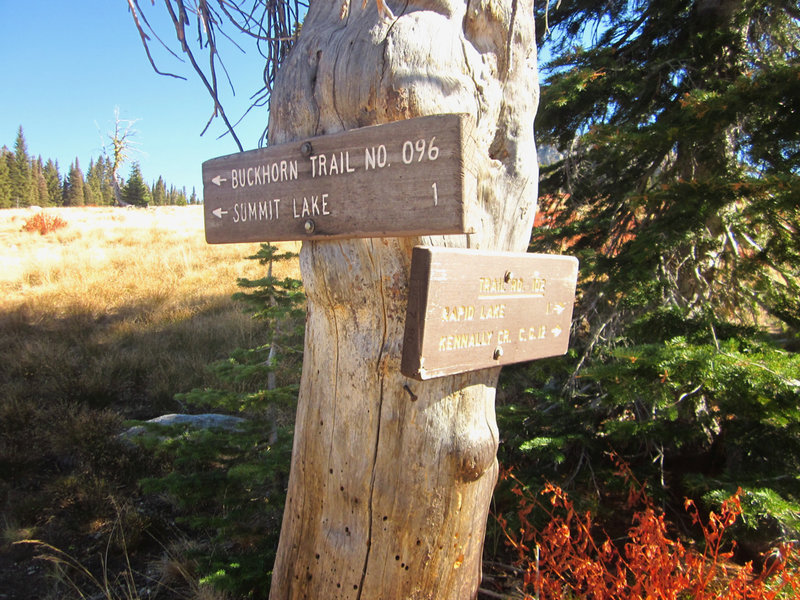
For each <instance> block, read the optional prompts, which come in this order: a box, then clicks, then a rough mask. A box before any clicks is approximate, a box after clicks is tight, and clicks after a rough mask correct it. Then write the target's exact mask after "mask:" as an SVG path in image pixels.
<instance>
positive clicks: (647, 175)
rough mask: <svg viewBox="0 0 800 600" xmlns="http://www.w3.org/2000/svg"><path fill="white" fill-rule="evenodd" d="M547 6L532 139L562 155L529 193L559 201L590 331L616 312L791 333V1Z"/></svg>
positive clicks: (797, 248) (794, 181)
mask: <svg viewBox="0 0 800 600" xmlns="http://www.w3.org/2000/svg"><path fill="white" fill-rule="evenodd" d="M559 6H560V8H559V9H556V10H555V11H554V12H551V13H550V14H549V15H548V18H549V23H550V27H551V29H552V32H551V36H552V37H551V39H552V40H553V41H552V42H549V46H550V49H551V51H552V52H553V55H554V56H555V58H554V59H553V60H552V61H551V62H550V63H549V64H547V65H545V68H544V73H545V78H544V84H545V85H544V87H543V90H542V110H541V111H540V115H539V120H538V129H539V134H540V136H541V139H542V141H544V142H545V144H547V145H553V146H555V147H556V148H557V149H558V150H559V151H561V152H563V153H564V158H563V159H562V160H560V161H558V162H556V163H555V164H554V165H552V166H551V167H548V168H546V169H544V170H543V175H544V177H543V181H542V190H541V191H542V194H543V195H547V194H550V195H551V197H553V198H559V197H561V196H560V195H561V194H562V193H567V194H568V195H569V196H568V199H565V200H563V203H562V206H560V207H558V209H557V210H559V211H562V212H561V214H562V215H563V216H565V217H566V216H567V215H570V216H571V217H570V218H571V220H570V222H568V223H563V224H562V225H563V227H564V229H563V231H562V233H563V234H564V235H565V236H566V235H568V236H571V237H572V243H573V244H574V245H575V250H576V251H577V252H578V253H580V255H581V258H582V260H583V268H584V271H585V272H591V273H592V278H593V281H592V282H591V283H589V282H587V286H586V288H585V292H584V293H585V294H586V298H587V300H589V299H591V300H590V301H589V304H588V305H591V306H592V311H593V313H594V314H593V315H592V316H593V317H596V318H595V319H594V321H595V322H596V323H597V325H596V327H604V326H607V324H609V323H610V322H611V321H613V320H618V319H619V317H620V315H621V313H622V312H624V311H621V310H620V309H621V308H623V305H624V307H626V308H629V309H631V310H628V313H627V314H629V315H630V316H631V317H633V316H635V313H636V312H640V311H641V310H647V309H652V308H655V307H658V306H662V305H670V306H676V307H680V308H683V309H686V310H688V311H689V312H690V313H696V312H697V311H699V310H703V309H708V308H712V309H714V310H716V311H719V314H732V313H735V314H736V316H737V317H738V318H740V319H746V320H749V321H751V322H752V321H753V320H757V318H758V317H759V315H762V314H763V313H764V311H766V312H767V313H769V314H771V315H773V316H774V317H776V318H778V319H780V320H782V321H784V323H786V324H788V325H791V326H793V327H795V328H797V327H800V299H799V298H800V283H799V282H798V277H799V276H800V271H798V267H797V265H798V264H800V243H799V242H798V239H800V237H799V236H797V235H796V232H797V231H798V226H799V225H800V217H799V216H798V212H797V210H796V206H797V198H798V195H799V194H800V177H799V176H800V141H799V140H800V117H798V115H797V111H795V110H794V106H795V104H796V102H795V100H796V98H797V97H798V95H800V62H799V61H798V54H797V50H796V49H797V47H798V41H800V26H799V25H798V23H799V21H798V12H797V6H796V3H794V2H789V1H786V0H782V1H780V2H778V3H777V4H776V3H775V2H766V1H764V0H751V1H747V2H739V3H732V2H725V3H714V2H710V1H706V0H695V1H690V0H680V1H672V2H669V3H667V4H664V3H658V4H657V3H655V2H652V1H650V2H638V1H637V2H627V1H622V0H615V1H613V2H609V3H603V4H596V3H590V2H583V1H582V0H572V1H571V2H564V3H561V4H560V5H559ZM542 10H544V9H542ZM592 31H595V32H597V33H595V34H594V37H591V36H590V35H589V32H592ZM792 232H794V233H792ZM634 305H635V306H634ZM604 323H605V324H606V325H604Z"/></svg>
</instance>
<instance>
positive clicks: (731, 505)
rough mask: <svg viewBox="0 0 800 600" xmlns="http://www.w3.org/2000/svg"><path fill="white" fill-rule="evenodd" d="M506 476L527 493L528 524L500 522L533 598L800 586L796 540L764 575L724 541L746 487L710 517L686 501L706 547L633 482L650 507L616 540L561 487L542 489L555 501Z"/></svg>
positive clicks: (614, 599)
mask: <svg viewBox="0 0 800 600" xmlns="http://www.w3.org/2000/svg"><path fill="white" fill-rule="evenodd" d="M504 477H506V478H511V479H512V480H513V481H514V487H513V492H514V493H515V494H516V495H517V496H518V497H519V510H518V517H519V522H520V529H519V531H517V532H513V531H511V530H510V529H509V526H508V522H507V521H506V520H505V519H503V518H502V517H498V522H499V524H500V527H501V529H502V530H503V533H504V534H505V536H506V540H507V543H508V544H509V545H510V546H511V547H512V548H513V549H514V550H515V552H516V554H517V556H518V564H519V565H520V566H521V567H522V568H523V569H524V579H523V583H524V589H523V591H524V592H525V593H526V596H525V597H526V599H533V598H537V599H539V600H549V599H562V598H563V599H573V598H585V599H588V600H680V599H692V600H734V599H735V600H773V599H775V598H794V597H796V594H797V592H798V591H800V566H798V554H797V550H796V549H795V548H794V547H793V546H792V545H790V544H783V545H781V546H779V547H778V548H776V550H775V551H773V553H772V554H771V557H772V558H774V560H773V561H772V562H771V563H770V562H767V563H766V564H765V568H764V569H763V570H762V572H761V573H758V574H756V573H755V572H754V569H753V566H752V564H751V563H747V564H745V565H737V564H735V563H733V562H732V561H731V559H732V558H733V550H734V547H733V546H730V547H728V548H727V549H724V548H723V546H724V543H723V537H724V534H725V531H726V530H727V529H729V528H730V527H731V526H732V525H733V524H734V523H735V522H736V520H737V518H738V517H739V516H740V515H741V512H742V510H741V505H740V502H739V495H740V492H737V493H736V494H734V495H733V496H732V497H731V498H729V499H728V500H727V501H725V502H724V503H723V505H722V507H721V510H720V511H719V514H716V513H714V512H711V513H710V514H709V516H708V518H707V519H706V520H705V521H704V520H703V519H701V517H700V514H699V511H698V509H697V507H696V506H695V504H694V503H693V502H692V501H691V500H687V501H686V503H685V508H686V510H687V512H688V513H689V515H690V516H691V517H692V519H693V521H694V523H695V524H696V525H697V526H698V527H699V528H700V530H701V531H702V534H703V538H704V542H705V543H704V544H702V550H698V549H695V548H694V547H693V545H688V546H687V545H685V544H684V543H683V542H682V541H680V540H679V539H675V538H674V537H671V536H670V533H669V532H668V528H667V524H666V522H665V519H664V515H663V514H661V513H660V511H657V509H656V508H655V507H654V506H653V503H652V501H651V500H650V499H649V498H648V497H647V495H646V494H645V493H644V490H643V488H642V487H641V486H639V487H638V488H635V487H633V486H632V487H631V494H630V496H629V498H628V503H629V506H628V508H631V509H632V508H633V506H635V505H636V503H638V502H641V503H642V505H643V506H644V508H642V509H640V510H638V511H636V512H635V513H634V514H633V517H632V520H631V526H630V528H629V529H628V535H627V538H626V540H625V542H624V543H623V544H615V543H614V542H613V541H612V540H611V539H610V537H609V536H608V534H606V533H605V532H604V531H602V530H601V529H599V528H598V526H597V525H596V524H595V523H594V520H593V517H592V515H591V513H590V512H584V513H578V512H576V510H575V507H574V505H573V503H572V501H571V500H570V499H569V498H568V496H567V494H566V493H564V491H563V490H561V489H560V488H558V487H555V486H553V485H547V486H546V487H545V489H544V490H543V491H542V492H541V494H542V495H543V496H546V497H548V498H549V502H541V501H540V500H538V499H537V498H536V497H535V496H534V495H533V494H531V493H530V492H528V491H526V490H525V488H524V486H523V485H522V484H521V483H520V482H519V480H517V479H516V478H515V477H514V476H513V475H512V474H511V473H505V474H504ZM535 506H539V507H540V508H542V509H544V511H545V512H546V513H547V515H548V519H549V520H548V523H547V525H546V526H545V527H544V528H543V529H541V530H537V529H536V528H535V527H534V526H533V524H532V523H531V522H530V520H529V516H530V513H531V511H532V510H533V508H534V507H535ZM598 531H600V534H599V535H598V533H597V532H598ZM531 593H532V594H533V595H530V594H531Z"/></svg>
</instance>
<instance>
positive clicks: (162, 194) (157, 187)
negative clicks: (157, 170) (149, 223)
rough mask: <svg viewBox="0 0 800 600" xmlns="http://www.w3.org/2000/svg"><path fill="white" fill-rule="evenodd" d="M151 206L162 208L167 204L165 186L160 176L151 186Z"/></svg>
mask: <svg viewBox="0 0 800 600" xmlns="http://www.w3.org/2000/svg"><path fill="white" fill-rule="evenodd" d="M152 194H153V204H154V205H156V206H162V205H164V204H167V186H166V184H165V183H164V179H163V178H162V177H161V175H159V176H158V181H156V182H155V184H153V191H152Z"/></svg>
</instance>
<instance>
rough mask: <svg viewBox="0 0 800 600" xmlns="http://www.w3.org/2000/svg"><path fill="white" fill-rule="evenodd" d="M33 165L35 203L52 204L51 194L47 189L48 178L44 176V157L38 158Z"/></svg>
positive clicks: (41, 204)
mask: <svg viewBox="0 0 800 600" xmlns="http://www.w3.org/2000/svg"><path fill="white" fill-rule="evenodd" d="M31 166H32V167H33V174H32V178H33V192H34V193H33V196H34V203H35V204H36V205H38V206H49V205H50V194H49V193H48V190H47V180H46V179H45V177H44V165H43V164H42V157H41V156H40V157H39V158H37V159H36V162H34V163H33V164H32V165H31Z"/></svg>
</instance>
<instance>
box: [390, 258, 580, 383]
mask: <svg viewBox="0 0 800 600" xmlns="http://www.w3.org/2000/svg"><path fill="white" fill-rule="evenodd" d="M577 278H578V260H577V259H576V258H574V257H572V256H557V255H548V254H519V253H509V252H484V251H478V250H461V249H452V248H426V247H421V246H418V247H416V248H414V250H413V255H412V263H411V278H410V282H409V286H410V287H409V294H408V312H407V314H406V328H405V336H404V339H403V358H402V363H401V368H400V370H401V372H402V373H403V375H405V376H407V377H413V378H415V379H420V380H422V379H430V378H432V377H440V376H442V375H452V374H454V373H462V372H465V371H474V370H477V369H483V368H486V367H493V366H499V365H507V364H510V363H516V362H524V361H528V360H534V359H537V358H544V357H547V356H557V355H559V354H564V353H565V352H566V351H567V345H568V342H569V330H570V324H571V321H572V305H573V303H574V301H575V285H576V282H577Z"/></svg>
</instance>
